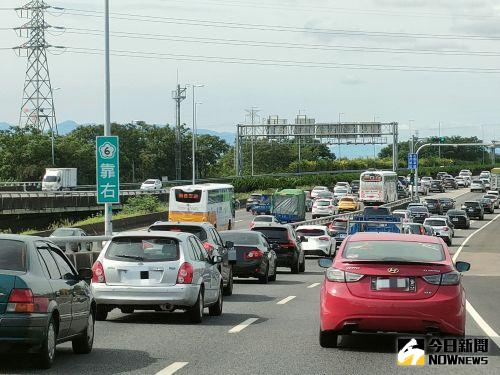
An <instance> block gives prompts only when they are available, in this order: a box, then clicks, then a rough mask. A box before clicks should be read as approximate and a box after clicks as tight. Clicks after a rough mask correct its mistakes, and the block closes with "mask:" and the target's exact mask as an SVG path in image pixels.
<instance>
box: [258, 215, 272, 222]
mask: <svg viewBox="0 0 500 375" xmlns="http://www.w3.org/2000/svg"><path fill="white" fill-rule="evenodd" d="M253 221H254V222H261V223H271V222H272V221H273V217H272V216H257V217H256V218H255V219H253Z"/></svg>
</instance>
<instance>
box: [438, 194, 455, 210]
mask: <svg viewBox="0 0 500 375" xmlns="http://www.w3.org/2000/svg"><path fill="white" fill-rule="evenodd" d="M438 200H439V203H441V207H442V208H443V213H445V212H448V210H453V209H454V208H455V200H454V199H452V198H438Z"/></svg>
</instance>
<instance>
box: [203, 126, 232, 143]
mask: <svg viewBox="0 0 500 375" xmlns="http://www.w3.org/2000/svg"><path fill="white" fill-rule="evenodd" d="M198 134H207V135H213V136H216V137H219V138H222V139H223V140H225V141H226V142H227V143H228V144H230V145H234V138H235V137H236V133H231V132H218V131H215V130H210V129H198Z"/></svg>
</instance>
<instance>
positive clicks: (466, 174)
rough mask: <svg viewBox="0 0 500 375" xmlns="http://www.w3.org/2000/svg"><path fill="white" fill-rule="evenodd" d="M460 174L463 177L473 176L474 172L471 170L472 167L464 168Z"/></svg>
mask: <svg viewBox="0 0 500 375" xmlns="http://www.w3.org/2000/svg"><path fill="white" fill-rule="evenodd" d="M458 175H459V176H462V177H465V176H468V177H472V172H471V171H470V169H462V170H461V171H460V173H459V174H458Z"/></svg>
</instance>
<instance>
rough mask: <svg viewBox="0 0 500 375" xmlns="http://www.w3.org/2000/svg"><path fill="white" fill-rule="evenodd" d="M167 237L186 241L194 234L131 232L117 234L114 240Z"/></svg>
mask: <svg viewBox="0 0 500 375" xmlns="http://www.w3.org/2000/svg"><path fill="white" fill-rule="evenodd" d="M151 236H154V237H167V238H176V239H178V240H181V241H182V240H186V239H188V238H189V237H192V236H194V235H193V234H192V233H186V232H169V231H161V230H158V231H154V232H146V231H143V230H131V231H128V232H121V233H118V234H115V235H114V236H113V238H120V237H151Z"/></svg>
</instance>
